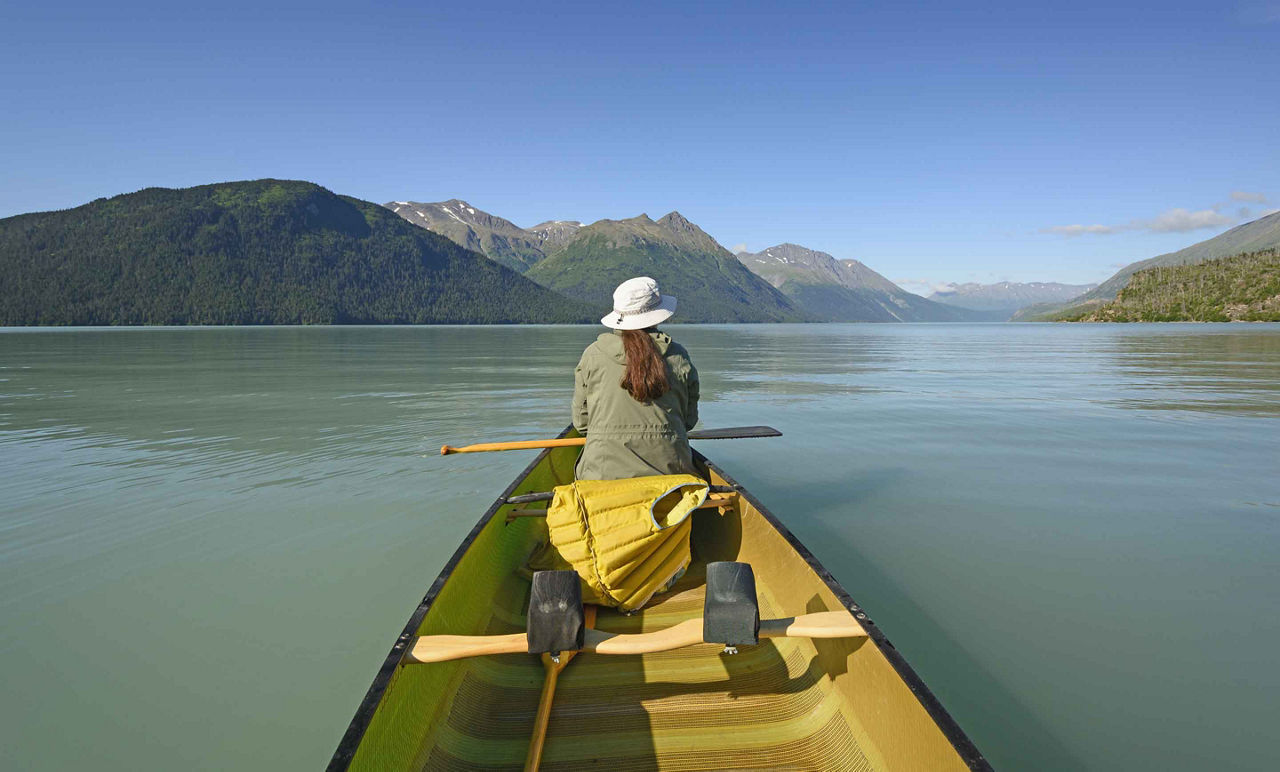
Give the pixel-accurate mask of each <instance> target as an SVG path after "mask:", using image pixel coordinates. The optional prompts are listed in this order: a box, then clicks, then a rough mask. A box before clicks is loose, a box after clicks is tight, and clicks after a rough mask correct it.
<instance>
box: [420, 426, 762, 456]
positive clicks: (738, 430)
mask: <svg viewBox="0 0 1280 772" xmlns="http://www.w3.org/2000/svg"><path fill="white" fill-rule="evenodd" d="M781 436H782V432H780V431H778V430H777V429H775V428H773V427H772V426H735V427H731V428H728V429H701V430H698V431H692V432H689V439H691V440H742V439H749V438H754V437H781ZM586 441H587V438H586V437H568V438H562V439H557V440H519V441H517V442H482V443H479V444H476V445H464V446H462V447H461V448H455V447H453V446H452V445H445V446H444V447H442V448H440V455H442V456H448V455H450V454H453V453H484V452H486V451H491V450H529V449H532V448H571V447H574V446H577V445H583V444H586Z"/></svg>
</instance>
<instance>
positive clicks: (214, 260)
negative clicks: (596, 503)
mask: <svg viewBox="0 0 1280 772" xmlns="http://www.w3.org/2000/svg"><path fill="white" fill-rule="evenodd" d="M589 317H590V313H589V311H588V309H586V308H585V307H584V306H583V305H581V304H579V303H577V302H575V301H571V300H568V299H566V298H564V297H561V296H559V295H556V294H555V293H554V292H550V291H548V290H546V289H545V288H543V287H539V286H538V285H536V284H534V283H533V282H530V281H529V280H527V279H525V278H524V277H522V276H520V275H519V274H517V273H515V272H514V271H512V270H510V269H508V268H505V267H503V266H500V265H498V264H497V263H495V262H493V261H491V260H489V259H486V258H484V257H482V256H480V255H478V254H476V253H474V252H469V251H467V250H465V249H463V248H461V247H459V246H458V245H457V244H454V243H453V242H452V241H450V240H449V239H447V238H444V237H443V236H439V235H436V234H434V233H430V232H428V231H426V230H423V229H422V228H418V227H416V226H414V225H411V224H409V223H407V222H405V221H404V220H402V219H401V218H399V217H398V216H396V215H395V214H394V213H392V212H390V211H388V210H386V209H384V208H382V207H380V206H378V205H377V204H373V203H370V202H368V201H361V200H359V199H354V198H349V197H346V196H339V195H335V194H334V193H331V192H330V191H328V190H325V189H324V188H322V187H320V186H318V185H315V184H312V183H309V182H294V181H283V180H256V181H249V182H229V183H222V184H216V185H203V186H200V187H195V188H185V189H180V190H173V189H166V188H148V189H146V190H141V191H138V192H137V193H129V194H125V195H119V196H115V197H113V198H109V199H98V200H97V201H93V202H91V203H89V204H85V205H84V206H80V207H76V208H75V209H68V210H64V211H59V212H40V213H34V214H24V215H18V216H16V217H9V218H7V219H3V220H0V324H4V325H38V324H54V325H68V324H76V325H131V324H350V323H449V322H456V323H486V322H489V323H504V322H575V321H586V320H587V319H588V318H589Z"/></svg>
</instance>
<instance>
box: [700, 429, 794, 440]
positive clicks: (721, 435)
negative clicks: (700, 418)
mask: <svg viewBox="0 0 1280 772" xmlns="http://www.w3.org/2000/svg"><path fill="white" fill-rule="evenodd" d="M781 436H782V432H780V431H778V430H777V429H775V428H773V427H772V426H734V427H731V428H728V429H699V430H697V431H692V432H689V439H691V440H746V439H751V438H754V437H781Z"/></svg>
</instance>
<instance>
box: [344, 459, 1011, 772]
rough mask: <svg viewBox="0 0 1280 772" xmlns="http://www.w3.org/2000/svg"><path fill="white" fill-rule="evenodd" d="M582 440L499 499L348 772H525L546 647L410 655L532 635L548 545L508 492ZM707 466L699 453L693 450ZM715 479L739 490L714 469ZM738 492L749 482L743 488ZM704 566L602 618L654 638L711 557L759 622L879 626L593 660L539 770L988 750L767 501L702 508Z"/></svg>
mask: <svg viewBox="0 0 1280 772" xmlns="http://www.w3.org/2000/svg"><path fill="white" fill-rule="evenodd" d="M579 452H580V449H579V448H555V449H551V450H548V451H544V452H543V453H542V454H541V455H540V456H539V457H538V459H537V460H536V461H534V463H533V464H531V465H530V467H529V468H528V469H527V470H526V471H525V473H524V474H523V475H522V476H521V477H520V478H519V479H517V480H516V482H515V483H513V484H512V485H511V486H510V487H509V488H508V490H507V491H506V492H505V493H504V494H503V495H502V496H501V497H500V498H499V499H498V501H497V502H495V504H494V505H493V506H492V507H490V509H489V511H487V512H486V513H485V515H484V517H483V518H481V520H480V522H479V523H478V524H477V525H476V527H475V529H474V530H473V531H472V533H471V534H470V535H469V536H468V538H467V540H466V541H465V542H464V543H463V545H462V546H461V547H460V548H459V550H458V552H457V553H456V554H455V555H454V556H453V558H452V559H451V560H450V562H449V564H448V565H447V566H446V567H445V569H444V571H443V572H442V573H441V575H440V577H439V578H437V579H436V581H435V583H434V584H432V586H431V588H430V590H429V591H428V593H427V595H426V597H425V598H424V599H423V602H422V604H421V605H420V606H419V607H418V609H417V611H416V612H415V613H414V615H413V617H412V618H411V619H410V621H409V624H408V625H407V626H406V628H405V630H404V632H403V634H402V635H401V636H400V637H399V638H398V639H397V641H396V643H395V646H394V647H393V648H392V651H391V653H390V655H389V656H388V658H387V660H386V662H385V663H384V665H383V667H382V669H381V670H380V671H379V673H378V676H377V678H375V680H374V683H373V686H372V687H371V688H370V690H369V693H368V694H367V695H366V697H365V699H364V701H363V702H362V703H361V706H360V709H359V710H358V711H357V714H356V717H355V720H353V721H352V723H351V726H350V727H349V728H348V730H347V733H346V735H345V736H344V737H343V740H342V742H341V744H340V745H339V747H338V750H337V752H336V753H335V755H334V757H333V760H332V761H331V763H330V767H329V768H330V769H333V770H342V769H353V770H379V771H382V770H444V769H485V770H499V769H521V768H522V765H523V763H524V759H525V753H526V751H527V750H528V746H529V740H530V736H531V733H532V731H533V724H534V716H535V713H536V710H537V705H538V698H539V695H540V692H541V687H542V681H543V667H542V664H541V662H540V660H539V658H538V657H536V656H533V655H529V654H503V655H496V656H487V657H476V658H472V659H464V660H456V661H451V662H440V663H432V664H408V665H406V664H404V663H403V662H402V661H401V660H402V657H403V655H404V652H405V650H406V648H407V647H408V646H409V645H410V644H411V643H412V639H413V637H414V636H418V635H442V634H452V635H462V634H467V635H499V634H507V633H516V632H521V631H523V630H524V628H525V620H524V610H525V607H526V605H527V604H528V595H529V582H528V580H527V579H526V578H523V577H522V575H521V571H520V569H521V567H522V566H523V564H524V562H525V560H526V558H527V557H528V555H529V554H530V552H531V551H532V550H533V549H534V548H535V546H536V545H537V544H538V543H539V542H540V541H542V540H545V539H546V526H545V522H544V521H543V520H542V519H541V518H536V517H520V518H516V519H514V520H512V521H511V522H510V523H508V522H507V518H506V515H507V513H508V512H509V511H510V510H511V509H513V506H512V505H508V504H505V503H503V502H505V501H506V499H507V498H509V497H511V496H514V495H519V494H522V493H529V492H535V491H546V490H550V489H551V488H552V487H554V486H556V485H559V484H562V483H566V482H570V481H572V479H573V466H574V463H575V461H576V459H577V456H578V453H579ZM700 461H705V459H700ZM707 471H708V473H709V475H710V478H711V480H712V482H713V483H714V484H716V485H735V483H734V482H733V481H732V480H731V479H730V478H729V477H728V476H727V475H725V474H724V473H723V472H721V471H720V470H719V469H718V468H716V467H715V466H714V465H711V464H708V465H707ZM739 490H741V489H740V488H739ZM694 517H695V520H694V527H693V537H692V539H693V552H694V564H693V565H692V566H691V567H690V570H689V572H688V573H687V574H686V575H685V577H684V578H683V579H682V580H681V581H680V582H679V583H678V584H677V585H676V586H675V587H674V588H673V590H672V591H671V592H670V593H667V594H665V595H662V596H658V597H657V598H656V599H655V600H654V601H653V602H652V603H651V604H650V605H649V606H648V607H646V608H645V609H644V610H642V611H641V612H640V613H637V614H635V615H633V616H624V615H622V614H619V613H617V612H616V611H614V610H612V609H600V611H599V614H598V617H597V619H596V627H597V628H598V629H601V630H606V631H611V632H622V633H634V632H650V631H653V630H660V629H664V628H667V627H670V626H671V625H673V624H676V623H678V622H682V621H684V620H687V619H700V618H701V615H702V604H703V591H704V587H703V585H702V579H703V576H704V565H705V563H706V562H710V561H713V560H737V561H742V562H746V563H750V564H751V566H752V568H753V569H754V572H755V576H756V586H757V593H758V595H759V601H760V615H761V616H762V617H765V618H770V617H788V616H796V615H799V614H807V613H813V612H820V611H834V610H840V609H847V610H848V611H850V612H851V613H853V614H854V615H855V616H856V617H857V618H858V619H859V621H860V622H862V624H863V626H864V627H865V628H867V630H868V633H869V636H868V637H866V638H856V639H827V640H810V639H804V638H781V639H771V640H767V641H764V640H762V641H761V643H760V645H758V646H753V647H742V648H740V649H739V653H738V654H736V655H731V656H726V655H724V654H722V653H721V650H720V647H719V646H713V645H709V644H708V645H699V646H694V647H690V648H687V649H681V650H678V651H670V652H662V653H657V654H645V655H627V656H603V655H591V654H583V655H581V656H579V657H576V658H575V659H574V660H573V662H572V663H571V664H570V665H569V666H568V667H567V668H565V670H564V671H563V672H562V673H561V675H560V678H559V684H558V686H557V689H556V692H555V702H554V708H553V710H552V713H551V721H550V725H549V730H548V733H547V740H546V747H545V750H544V751H543V757H542V767H541V768H542V769H543V770H548V771H550V770H569V769H606V770H723V769H807V770H963V769H989V765H988V764H987V762H986V761H985V760H984V759H983V758H982V755H981V754H980V753H979V752H978V750H977V749H976V748H975V747H974V746H973V744H972V743H971V742H970V741H969V740H968V738H967V737H965V735H964V733H963V732H962V731H961V730H960V728H959V727H958V726H957V725H956V724H955V722H954V721H953V720H952V719H951V718H950V716H948V715H947V713H946V711H945V710H944V709H943V708H942V706H941V705H940V704H939V703H938V701H937V700H936V699H935V698H934V697H933V695H932V694H930V693H929V690H928V689H927V688H926V687H925V685H924V684H923V683H922V682H921V681H920V679H919V678H918V677H917V676H916V675H915V673H914V672H912V670H911V668H910V667H909V666H908V665H907V664H906V662H905V660H903V659H902V656H901V655H900V654H898V652H897V650H896V649H894V648H893V647H892V646H891V645H889V644H888V642H887V641H886V640H885V639H884V637H883V635H882V634H881V633H880V632H879V630H878V629H877V628H876V627H875V626H874V624H872V623H871V622H870V620H869V619H867V618H866V615H865V613H863V612H862V610H861V609H860V608H859V607H858V606H857V605H856V604H855V603H854V602H853V600H852V599H851V598H850V597H849V595H848V593H846V592H845V591H844V589H843V588H842V587H840V585H839V584H838V583H837V582H836V581H835V580H834V579H833V578H832V577H831V575H830V574H829V573H828V572H827V571H826V570H825V569H823V568H822V566H821V565H820V564H819V563H818V562H817V560H816V559H815V558H814V557H813V556H812V555H811V554H810V553H809V551H808V550H807V549H805V547H804V546H803V545H802V544H800V543H799V542H798V541H797V540H796V539H795V538H794V537H793V536H792V535H791V534H790V533H789V532H788V531H787V530H786V529H785V527H783V526H782V525H781V524H780V523H779V522H778V521H777V520H776V519H775V518H773V516H772V515H771V514H769V512H768V510H766V509H765V508H764V506H763V505H762V504H760V503H759V502H758V501H756V500H755V499H754V498H753V497H752V496H751V495H750V494H749V493H747V492H745V491H742V492H741V494H740V495H739V496H737V504H736V505H735V506H734V507H733V508H732V509H731V510H729V511H727V512H725V513H723V514H722V513H720V512H718V511H717V510H715V509H704V510H699V511H698V512H697V513H696V514H695V515H694Z"/></svg>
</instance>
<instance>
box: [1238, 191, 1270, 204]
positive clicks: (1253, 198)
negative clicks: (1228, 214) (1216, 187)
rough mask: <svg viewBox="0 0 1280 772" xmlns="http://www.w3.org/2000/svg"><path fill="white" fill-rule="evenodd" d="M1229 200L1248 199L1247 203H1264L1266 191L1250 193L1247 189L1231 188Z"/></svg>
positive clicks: (1265, 201)
mask: <svg viewBox="0 0 1280 772" xmlns="http://www.w3.org/2000/svg"><path fill="white" fill-rule="evenodd" d="M1231 200H1232V201H1248V202H1249V203H1252V204H1265V203H1267V194H1266V193H1250V192H1249V191H1247V190H1233V191H1231Z"/></svg>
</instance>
